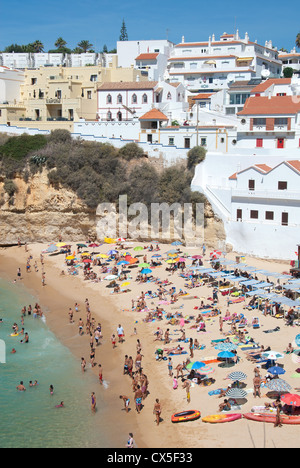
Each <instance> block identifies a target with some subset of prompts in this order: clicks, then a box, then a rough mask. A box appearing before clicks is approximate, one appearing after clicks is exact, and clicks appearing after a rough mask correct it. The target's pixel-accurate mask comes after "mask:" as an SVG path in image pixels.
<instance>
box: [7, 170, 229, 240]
mask: <svg viewBox="0 0 300 468" xmlns="http://www.w3.org/2000/svg"><path fill="white" fill-rule="evenodd" d="M4 182H5V180H4V179H3V178H2V179H1V178H0V245H8V244H15V243H17V240H18V238H20V239H21V240H22V241H23V242H24V241H26V242H28V243H30V242H52V241H56V240H57V239H58V238H59V237H61V238H62V239H67V240H70V241H73V242H76V241H80V240H81V241H82V240H88V239H93V240H96V239H97V234H96V224H97V217H96V212H95V210H91V209H90V208H88V207H87V206H86V205H85V204H84V203H83V202H82V201H81V200H80V199H79V198H78V196H77V195H76V194H75V193H74V192H72V191H71V190H68V189H66V188H59V189H56V188H54V187H52V186H51V185H50V184H49V181H48V176H47V171H46V170H44V171H43V172H41V173H37V174H35V175H33V176H31V177H30V178H29V180H28V181H27V182H25V181H24V180H23V179H22V178H15V179H14V180H13V182H14V185H15V188H16V190H15V192H14V194H13V195H12V196H10V195H9V194H8V193H6V191H5V188H4ZM205 216H206V226H207V227H206V229H205V242H206V244H207V245H209V246H212V247H213V246H214V247H219V242H220V241H224V239H225V233H224V228H223V223H222V222H221V221H219V220H217V219H216V218H215V217H214V213H213V211H212V210H211V207H210V206H209V205H207V206H206V208H205Z"/></svg>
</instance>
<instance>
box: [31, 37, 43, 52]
mask: <svg viewBox="0 0 300 468" xmlns="http://www.w3.org/2000/svg"><path fill="white" fill-rule="evenodd" d="M31 45H32V47H33V49H34V51H35V52H37V53H39V52H43V50H44V44H43V43H42V42H41V41H39V40H36V41H34V42H33V43H32V44H31Z"/></svg>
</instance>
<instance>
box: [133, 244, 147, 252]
mask: <svg viewBox="0 0 300 468" xmlns="http://www.w3.org/2000/svg"><path fill="white" fill-rule="evenodd" d="M133 250H134V251H135V252H139V251H140V250H144V247H141V246H139V245H138V246H137V247H134V249H133Z"/></svg>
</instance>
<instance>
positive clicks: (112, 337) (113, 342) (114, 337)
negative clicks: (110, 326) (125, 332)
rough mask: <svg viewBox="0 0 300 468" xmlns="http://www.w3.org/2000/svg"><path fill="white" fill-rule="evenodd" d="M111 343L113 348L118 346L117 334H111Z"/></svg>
mask: <svg viewBox="0 0 300 468" xmlns="http://www.w3.org/2000/svg"><path fill="white" fill-rule="evenodd" d="M110 340H111V344H112V347H113V349H115V348H116V335H111V339H110Z"/></svg>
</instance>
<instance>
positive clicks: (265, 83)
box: [251, 78, 291, 94]
mask: <svg viewBox="0 0 300 468" xmlns="http://www.w3.org/2000/svg"><path fill="white" fill-rule="evenodd" d="M273 84H275V85H287V84H291V78H270V79H269V80H266V81H263V82H262V83H260V84H259V85H257V86H255V88H253V89H252V91H251V93H252V94H254V93H263V92H264V91H266V89H268V88H270V86H272V85H273Z"/></svg>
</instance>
